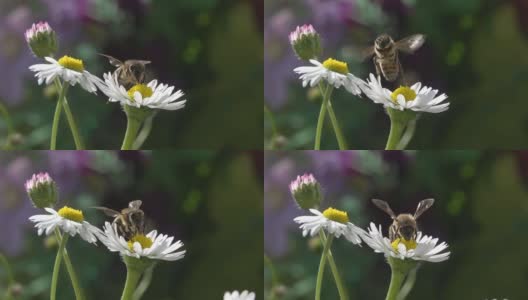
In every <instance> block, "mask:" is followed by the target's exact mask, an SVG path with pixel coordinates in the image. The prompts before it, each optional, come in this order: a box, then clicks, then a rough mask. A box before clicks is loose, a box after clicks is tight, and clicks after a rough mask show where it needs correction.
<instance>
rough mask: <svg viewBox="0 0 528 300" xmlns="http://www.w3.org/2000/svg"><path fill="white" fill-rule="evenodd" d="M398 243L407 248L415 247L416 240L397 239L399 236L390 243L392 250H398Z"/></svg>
mask: <svg viewBox="0 0 528 300" xmlns="http://www.w3.org/2000/svg"><path fill="white" fill-rule="evenodd" d="M399 244H404V245H405V248H406V249H407V250H410V249H416V241H414V240H409V241H407V240H406V239H399V238H398V239H395V240H394V242H392V243H391V246H392V249H394V251H398V245H399Z"/></svg>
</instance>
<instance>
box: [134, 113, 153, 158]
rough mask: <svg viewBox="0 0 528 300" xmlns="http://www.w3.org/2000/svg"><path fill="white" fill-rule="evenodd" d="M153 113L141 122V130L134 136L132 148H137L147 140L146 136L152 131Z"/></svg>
mask: <svg viewBox="0 0 528 300" xmlns="http://www.w3.org/2000/svg"><path fill="white" fill-rule="evenodd" d="M154 117H155V115H152V116H150V117H148V118H146V119H145V122H144V123H143V126H141V131H140V132H139V134H138V135H137V137H136V140H135V141H134V143H133V144H132V149H134V150H139V149H141V147H142V146H143V144H144V143H145V141H146V140H147V138H148V137H149V135H150V132H151V131H152V123H153V121H154Z"/></svg>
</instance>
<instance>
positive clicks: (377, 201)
mask: <svg viewBox="0 0 528 300" xmlns="http://www.w3.org/2000/svg"><path fill="white" fill-rule="evenodd" d="M372 203H374V205H376V206H377V207H378V208H379V209H381V210H383V211H384V212H386V213H387V214H388V215H389V216H390V217H391V218H393V219H395V218H396V215H395V214H394V212H393V211H392V209H391V208H390V206H389V204H388V203H387V202H385V201H383V200H380V199H372Z"/></svg>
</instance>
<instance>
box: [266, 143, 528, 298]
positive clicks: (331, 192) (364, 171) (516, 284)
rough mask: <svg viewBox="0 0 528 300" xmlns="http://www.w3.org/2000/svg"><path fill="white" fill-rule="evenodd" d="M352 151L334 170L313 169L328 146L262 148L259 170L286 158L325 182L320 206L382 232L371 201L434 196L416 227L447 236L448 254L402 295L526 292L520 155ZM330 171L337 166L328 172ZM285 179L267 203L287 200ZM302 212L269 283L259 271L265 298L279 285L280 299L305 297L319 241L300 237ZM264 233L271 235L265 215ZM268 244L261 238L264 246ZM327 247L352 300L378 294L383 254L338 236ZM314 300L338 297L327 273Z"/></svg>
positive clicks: (398, 207)
mask: <svg viewBox="0 0 528 300" xmlns="http://www.w3.org/2000/svg"><path fill="white" fill-rule="evenodd" d="M353 153H354V155H355V156H351V158H347V159H346V160H345V161H343V162H342V164H341V165H349V168H348V170H349V171H348V172H347V173H342V174H341V176H338V174H339V173H332V172H334V171H332V172H331V171H329V170H328V169H327V170H324V171H323V170H321V168H320V167H319V168H317V167H316V163H317V161H318V160H322V161H325V160H326V161H328V159H329V158H328V157H330V156H332V155H334V154H333V153H332V152H331V151H324V152H322V153H320V154H317V158H315V159H310V156H309V155H307V152H300V151H296V152H282V153H267V154H266V158H265V159H266V162H267V163H266V165H265V168H266V170H271V169H273V168H277V167H278V166H279V165H280V164H286V163H287V162H288V161H290V162H291V161H294V162H295V166H296V167H295V170H298V172H314V174H316V177H318V179H319V180H322V181H323V182H326V185H325V184H323V189H324V188H327V196H328V197H327V198H326V200H325V201H326V203H325V204H323V207H327V206H329V205H332V206H334V207H338V208H341V209H344V210H346V211H348V213H349V216H350V219H351V221H352V222H353V223H355V224H356V225H358V226H361V227H363V228H365V227H366V226H367V225H368V223H369V222H371V221H372V222H375V223H376V224H381V225H382V227H383V230H384V232H385V234H387V229H388V226H389V225H390V223H391V220H390V218H389V217H388V216H387V215H386V214H385V213H384V212H382V211H380V210H379V209H377V208H376V207H375V206H374V205H373V204H372V203H371V202H370V199H372V198H379V199H384V200H386V201H388V202H389V203H390V205H391V207H392V208H393V210H394V211H395V212H396V213H400V212H413V211H414V210H415V208H416V205H417V203H418V202H419V201H420V200H422V199H424V198H428V197H433V198H435V199H436V202H435V204H434V206H433V207H432V208H431V209H430V210H429V211H427V212H426V213H425V214H424V215H423V216H422V217H421V218H420V219H419V226H420V229H421V230H422V231H423V232H424V233H425V234H428V235H432V236H434V237H438V238H439V239H440V240H441V241H446V242H447V243H448V244H449V250H450V251H451V258H450V259H449V260H448V261H446V262H442V263H423V264H422V266H421V267H420V269H419V270H418V275H417V279H416V283H415V286H414V289H413V290H412V291H411V293H410V294H409V296H408V298H407V299H409V300H413V299H432V300H435V299H524V296H525V295H526V293H527V291H528V289H527V285H526V282H527V280H528V278H527V277H526V274H528V260H527V259H526V257H525V254H524V251H523V250H522V249H524V248H525V247H527V246H528V241H527V240H526V238H524V236H525V235H526V234H525V233H526V231H527V230H528V202H527V200H526V199H528V177H527V174H528V173H527V170H528V169H527V166H528V164H527V163H528V154H527V153H526V152H523V151H520V152H476V151H419V152H405V153H397V152H393V151H391V152H369V151H356V152H353ZM379 158H381V161H382V163H381V165H380V164H379ZM328 165H329V164H326V166H327V167H328ZM373 165H377V170H378V172H372V171H371V170H372V169H370V167H369V166H373ZM337 168H342V166H335V167H334V168H333V169H337ZM325 174H332V175H331V176H327V175H325ZM270 176H272V175H271V173H269V174H268V175H266V179H265V181H268V184H269V182H273V181H272V180H273V178H271V177H270ZM332 178H333V179H332ZM333 181H334V182H335V181H342V185H340V187H339V188H338V190H335V189H334V188H332V187H330V186H329V183H330V182H333ZM288 184H289V182H283V183H282V185H283V186H280V185H278V184H277V183H275V184H274V186H273V187H269V188H270V190H274V189H280V190H283V191H284V192H283V194H282V196H280V195H281V194H277V193H275V194H273V195H274V196H272V197H270V196H268V195H267V194H266V195H265V201H266V202H265V207H266V204H269V203H271V202H275V205H274V207H280V206H277V204H276V202H280V201H283V202H284V203H290V202H291V201H293V200H291V198H290V196H289V195H288V192H287V189H288V188H287V185H288ZM265 186H267V184H266V182H265ZM281 197H282V198H281ZM284 205H287V204H284ZM269 213H274V214H276V213H277V212H276V211H271V210H266V211H265V220H267V219H268V218H269V215H268V214H269ZM303 214H306V213H305V212H303V211H301V210H300V209H297V210H296V211H295V213H293V214H292V215H291V217H290V220H291V221H290V223H289V224H287V226H286V229H285V230H288V232H289V234H288V244H287V245H288V248H287V252H285V253H283V255H280V256H276V257H271V261H272V266H273V268H274V269H275V271H276V274H275V276H276V278H277V281H278V284H274V285H273V287H272V281H271V280H272V278H271V275H272V274H271V270H272V268H271V267H267V268H266V272H265V289H266V293H267V295H268V297H267V298H266V299H271V298H269V295H270V290H271V289H272V288H274V289H276V288H277V286H279V289H280V290H282V291H283V293H284V295H283V296H282V297H278V298H276V299H278V300H288V299H311V298H313V293H314V288H315V279H316V275H317V267H318V263H319V259H320V253H321V250H322V249H321V248H322V247H321V246H322V245H321V244H320V243H319V241H318V240H317V239H310V238H303V237H302V235H301V232H300V231H299V229H298V228H297V225H295V224H294V223H293V217H295V216H298V215H303ZM265 230H272V231H271V234H278V233H279V232H278V231H277V229H276V228H275V227H272V226H268V224H266V222H265ZM268 234H270V232H266V233H265V235H268ZM270 246H271V245H268V244H267V243H266V244H265V249H266V248H267V247H270ZM332 250H333V252H334V257H335V259H336V262H337V264H338V266H340V271H341V274H342V276H343V277H344V281H345V282H346V286H347V287H348V289H349V294H350V299H384V297H385V294H386V292H387V289H388V284H389V281H390V269H389V266H388V265H387V263H386V262H385V261H384V258H383V256H382V255H380V254H375V253H374V252H373V251H372V250H371V249H370V248H369V247H368V246H363V247H355V246H353V245H352V244H351V243H349V242H347V241H346V240H344V239H339V240H337V241H335V242H334V244H333V247H332ZM280 285H282V287H280ZM284 291H285V292H284ZM322 299H338V294H337V289H336V287H335V283H334V282H333V279H332V275H331V272H329V271H328V272H326V273H325V280H324V283H323V296H322Z"/></svg>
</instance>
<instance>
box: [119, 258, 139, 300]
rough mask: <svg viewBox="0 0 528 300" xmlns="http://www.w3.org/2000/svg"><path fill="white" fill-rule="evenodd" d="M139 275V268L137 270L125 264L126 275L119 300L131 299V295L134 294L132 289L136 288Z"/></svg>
mask: <svg viewBox="0 0 528 300" xmlns="http://www.w3.org/2000/svg"><path fill="white" fill-rule="evenodd" d="M140 277H141V272H140V271H139V270H137V269H136V268H129V267H128V266H127V276H126V282H125V288H124V289H123V295H122V296H121V300H131V299H132V296H133V295H134V291H135V290H136V287H137V285H138V282H139V278H140Z"/></svg>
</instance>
